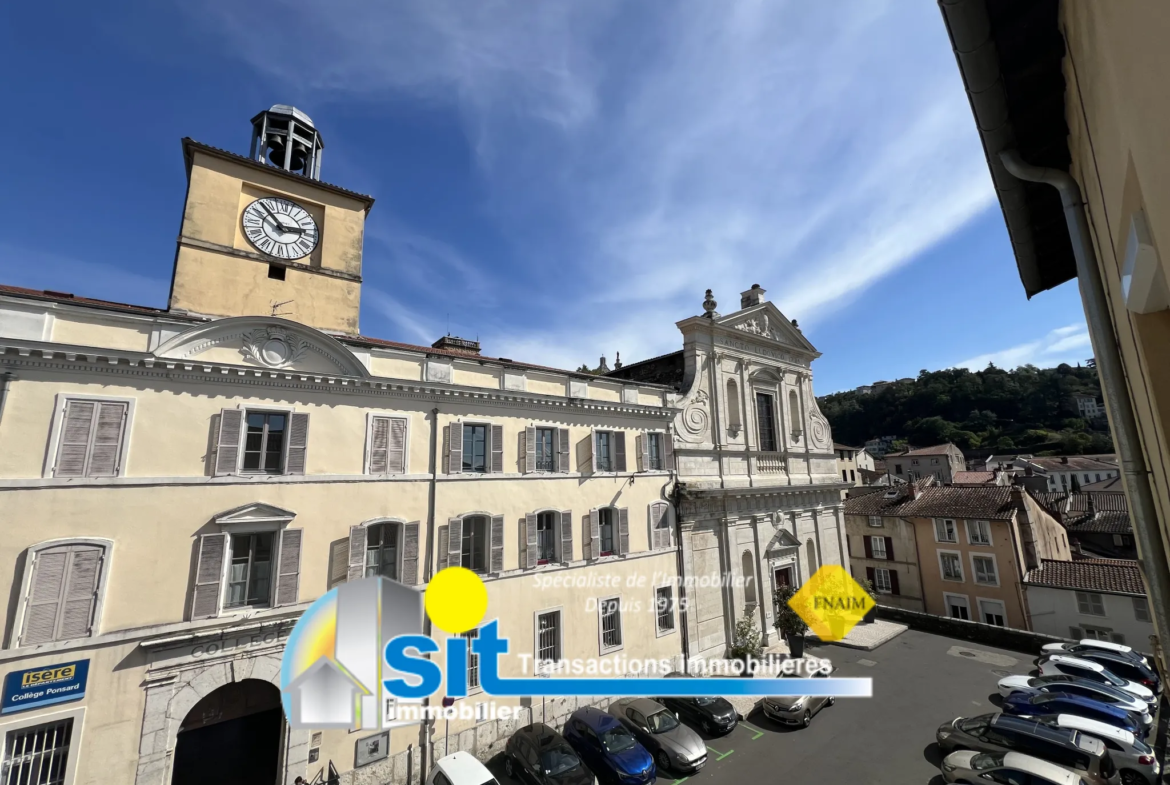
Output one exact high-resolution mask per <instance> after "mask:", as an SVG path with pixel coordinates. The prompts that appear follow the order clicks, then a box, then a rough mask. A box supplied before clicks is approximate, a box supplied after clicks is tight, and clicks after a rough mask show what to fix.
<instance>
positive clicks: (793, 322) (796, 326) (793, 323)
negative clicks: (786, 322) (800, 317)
mask: <svg viewBox="0 0 1170 785" xmlns="http://www.w3.org/2000/svg"><path fill="white" fill-rule="evenodd" d="M792 326H793V327H795V328H796V329H798V330H799V329H800V325H799V324H797V323H796V320H795V319H793V320H792Z"/></svg>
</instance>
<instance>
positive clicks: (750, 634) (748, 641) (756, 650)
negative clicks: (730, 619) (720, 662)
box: [727, 608, 764, 677]
mask: <svg viewBox="0 0 1170 785" xmlns="http://www.w3.org/2000/svg"><path fill="white" fill-rule="evenodd" d="M760 637H761V636H760V631H759V630H758V629H756V622H755V619H753V618H752V614H751V610H750V608H745V609H744V614H743V616H741V617H740V619H739V621H737V622H736V623H735V630H734V631H733V632H732V637H731V648H730V649H729V650H728V652H727V656H728V658H730V659H733V660H739V661H740V662H742V663H743V665H744V669H743V675H744V676H749V677H750V676H751V675H752V674H751V671H750V667H749V665H750V663H751V661H752V660H753V659H757V660H758V659H759V658H760V657H761V656H762V655H763V653H764V647H763V646H762V645H761V643H760Z"/></svg>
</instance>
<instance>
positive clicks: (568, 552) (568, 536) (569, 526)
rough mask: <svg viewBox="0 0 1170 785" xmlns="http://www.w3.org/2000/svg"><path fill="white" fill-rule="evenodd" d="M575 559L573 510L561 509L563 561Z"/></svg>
mask: <svg viewBox="0 0 1170 785" xmlns="http://www.w3.org/2000/svg"><path fill="white" fill-rule="evenodd" d="M572 560H573V511H572V510H561V561H563V562H570V561H572Z"/></svg>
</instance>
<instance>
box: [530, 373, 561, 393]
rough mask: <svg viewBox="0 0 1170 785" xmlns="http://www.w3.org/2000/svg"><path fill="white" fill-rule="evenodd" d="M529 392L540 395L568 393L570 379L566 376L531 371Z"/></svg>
mask: <svg viewBox="0 0 1170 785" xmlns="http://www.w3.org/2000/svg"><path fill="white" fill-rule="evenodd" d="M528 392H531V393H538V394H540V395H568V394H569V385H568V380H567V379H566V378H565V377H558V376H551V375H548V376H545V375H540V374H535V373H533V372H531V371H529V372H528Z"/></svg>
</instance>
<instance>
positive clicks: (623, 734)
mask: <svg viewBox="0 0 1170 785" xmlns="http://www.w3.org/2000/svg"><path fill="white" fill-rule="evenodd" d="M635 743H636V742H635V741H634V737H633V736H631V735H630V732H629V731H628V730H626V729H625V727H624V726H621V725H619V726H617V727H616V728H610V729H609V730H607V731H606V732H605V733H603V734H601V746H603V747H605V751H606V752H624V751H625V750H628V749H632V748H633V746H634V744H635Z"/></svg>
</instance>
